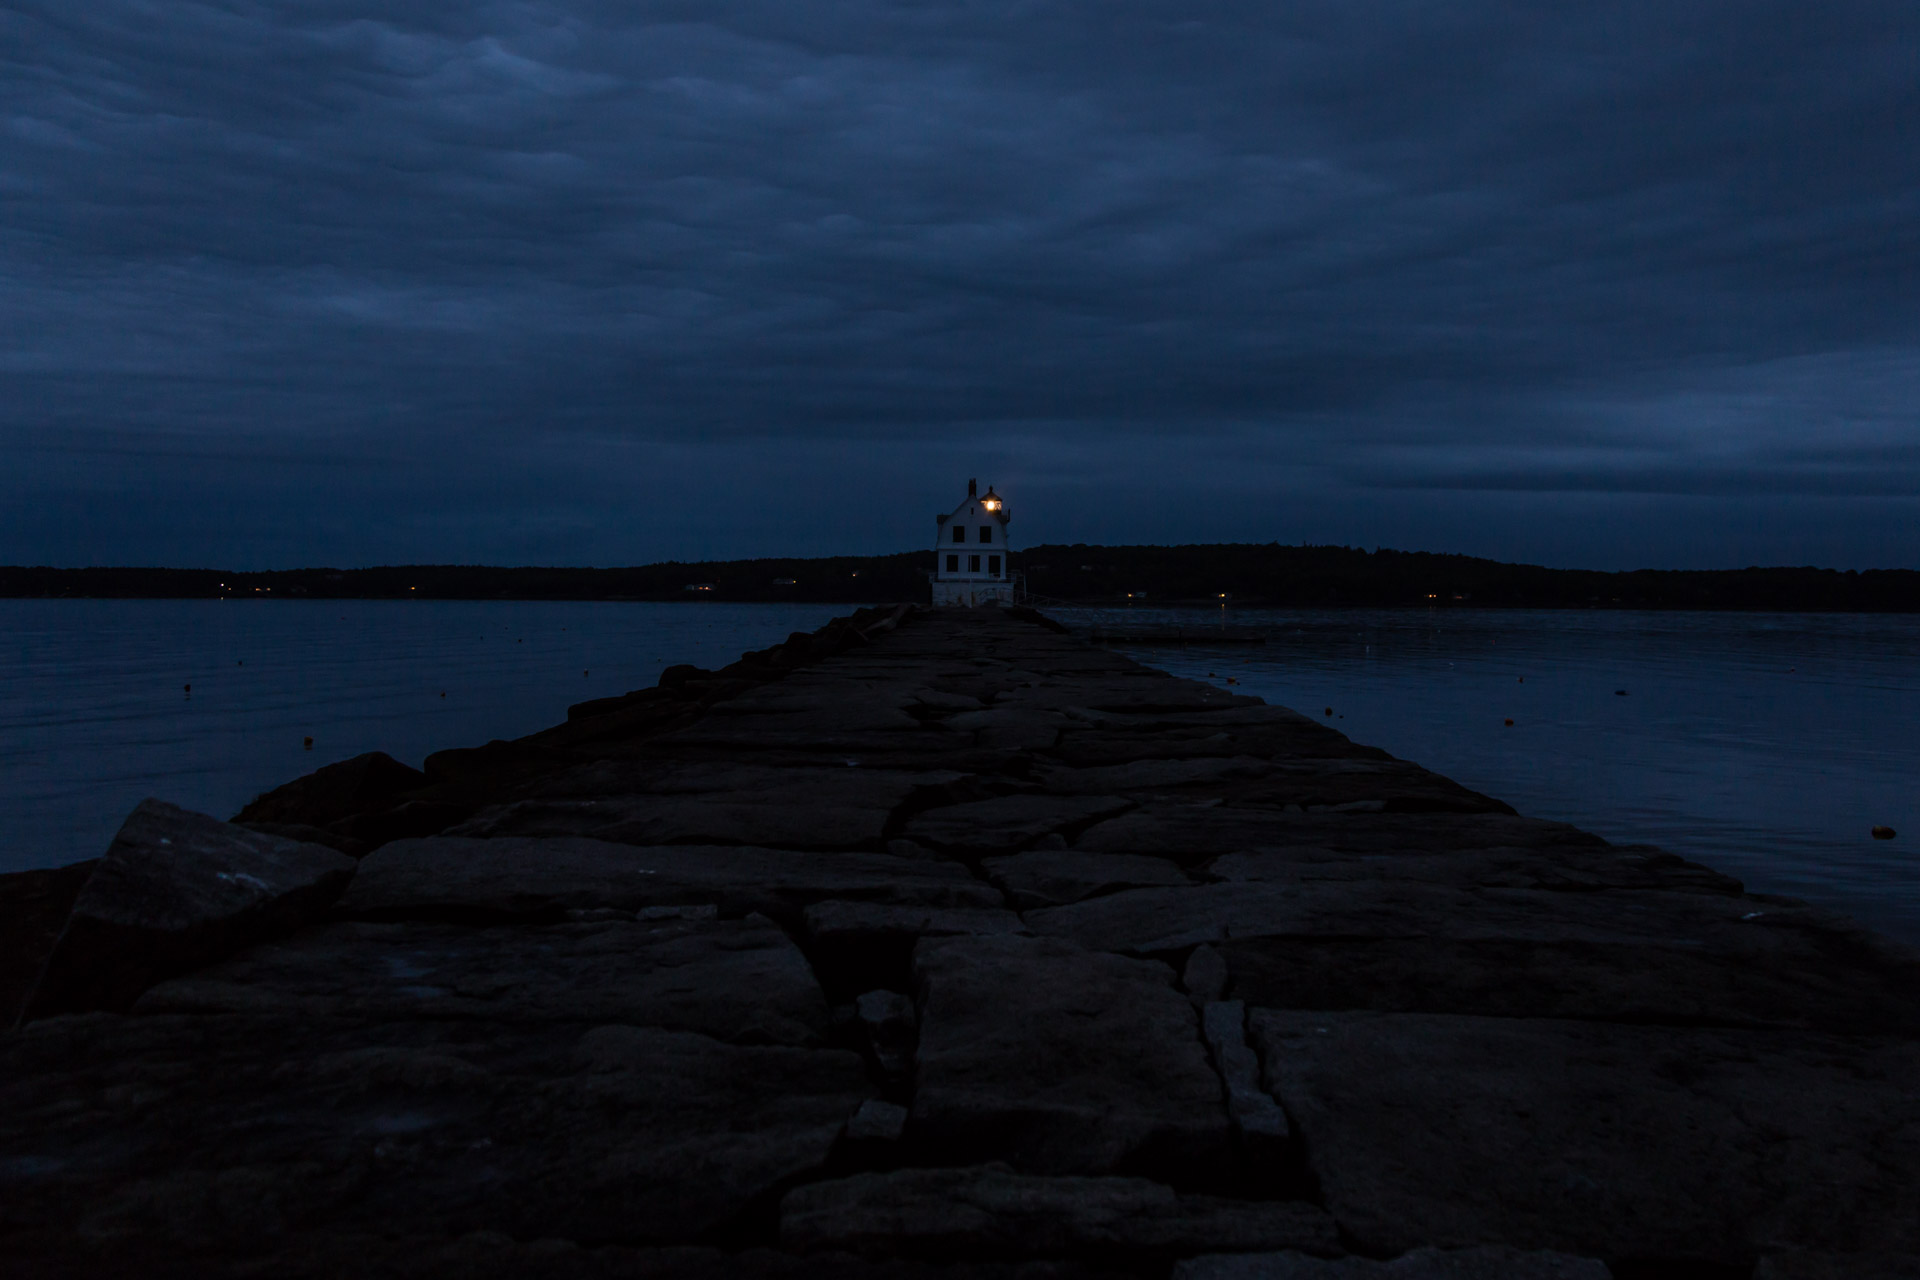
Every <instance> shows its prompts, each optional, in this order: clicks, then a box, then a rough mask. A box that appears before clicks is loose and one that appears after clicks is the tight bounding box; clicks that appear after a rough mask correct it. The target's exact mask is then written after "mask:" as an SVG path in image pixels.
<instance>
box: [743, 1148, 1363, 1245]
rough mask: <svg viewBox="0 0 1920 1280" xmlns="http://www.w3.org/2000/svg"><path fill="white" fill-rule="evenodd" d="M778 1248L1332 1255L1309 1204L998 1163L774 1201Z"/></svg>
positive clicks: (879, 1179) (1321, 1217) (1328, 1224)
mask: <svg viewBox="0 0 1920 1280" xmlns="http://www.w3.org/2000/svg"><path fill="white" fill-rule="evenodd" d="M780 1242H781V1244H782V1245H785V1246H786V1247H789V1248H794V1249H803V1250H819V1249H844V1250H847V1251H849V1252H853V1253H861V1254H880V1255H907V1256H921V1257H936V1258H941V1259H946V1258H983V1257H985V1258H991V1257H1014V1258H1020V1257H1029V1258H1031V1257H1041V1258H1044V1257H1058V1256H1061V1255H1086V1254H1089V1253H1108V1254H1115V1255H1131V1256H1130V1257H1129V1259H1128V1260H1129V1261H1130V1262H1132V1263H1134V1264H1136V1265H1137V1264H1138V1262H1139V1261H1140V1257H1139V1255H1141V1254H1146V1255H1160V1256H1165V1255H1167V1254H1180V1253H1190V1252H1192V1251H1193V1250H1195V1249H1201V1248H1213V1249H1278V1248H1288V1249H1299V1250H1309V1249H1310V1250H1313V1251H1315V1252H1318V1253H1327V1254H1337V1253H1339V1252H1340V1243H1339V1238H1338V1236H1337V1234H1336V1233H1335V1231H1334V1227H1333V1220H1332V1219H1331V1218H1329V1217H1328V1216H1327V1214H1326V1212H1325V1210H1323V1209H1321V1208H1319V1207H1318V1206H1316V1205H1311V1204H1304V1203H1299V1202H1293V1201H1264V1202H1262V1201H1247V1200H1223V1199H1218V1198H1216V1197H1212V1196H1193V1195H1186V1196H1183V1195H1177V1194H1175V1193H1174V1191H1173V1190H1172V1188H1170V1187H1167V1186H1165V1185H1163V1184H1161V1183H1158V1182H1149V1181H1147V1180H1146V1179H1144V1178H1089V1177H1036V1176H1034V1175H1031V1174H1021V1173H1015V1172H1014V1171H1013V1170H1012V1169H1011V1168H1009V1167H1008V1166H1006V1165H1004V1164H989V1165H976V1166H972V1167H968V1168H959V1169H901V1170H898V1171H896V1172H893V1173H865V1174H857V1175H855V1176H854V1177H851V1178H842V1179H839V1180H837V1181H832V1182H816V1183H811V1184H809V1185H807V1186H803V1187H796V1188H795V1189H794V1190H792V1191H789V1192H788V1193H787V1195H786V1198H785V1199H783V1200H782V1201H781V1203H780Z"/></svg>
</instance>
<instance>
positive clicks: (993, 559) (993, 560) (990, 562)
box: [987, 556, 1000, 578]
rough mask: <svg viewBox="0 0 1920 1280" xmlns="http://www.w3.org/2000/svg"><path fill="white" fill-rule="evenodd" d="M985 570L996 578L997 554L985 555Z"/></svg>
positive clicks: (998, 571)
mask: <svg viewBox="0 0 1920 1280" xmlns="http://www.w3.org/2000/svg"><path fill="white" fill-rule="evenodd" d="M987 572H988V573H990V574H992V575H993V576H994V577H996V578H997V577H999V576H1000V557H999V556H988V557H987Z"/></svg>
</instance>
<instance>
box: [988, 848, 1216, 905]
mask: <svg viewBox="0 0 1920 1280" xmlns="http://www.w3.org/2000/svg"><path fill="white" fill-rule="evenodd" d="M983 865H984V866H985V868H986V872H987V875H988V877H989V878H990V879H991V880H992V881H993V882H994V883H995V884H997V885H999V886H1000V887H1001V888H1002V889H1004V890H1006V892H1007V896H1008V898H1009V899H1011V901H1012V902H1013V905H1014V906H1016V907H1018V908H1019V909H1020V910H1022V911H1028V910H1033V909H1035V908H1039V907H1053V906H1062V905H1064V904H1066V903H1070V902H1079V901H1081V900H1082V899H1085V898H1092V897H1097V896H1099V895H1100V894H1104V893H1113V892H1115V891H1117V890H1120V889H1132V888H1139V887H1141V886H1147V885H1163V886H1164V885H1185V884H1188V883H1191V882H1190V881H1189V880H1188V879H1187V876H1186V873H1185V872H1183V871H1181V870H1180V868H1179V867H1177V866H1175V865H1174V864H1173V863H1171V862H1168V861H1167V860H1166V859H1164V858H1146V857H1141V856H1139V855H1137V854H1125V853H1082V852H1081V851H1079V850H1077V849H1036V850H1033V851H1031V852H1029V853H1021V854H1015V855H1013V856H1012V857H1006V858H988V859H987V860H986V861H985V863H984V864H983Z"/></svg>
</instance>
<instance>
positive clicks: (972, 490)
mask: <svg viewBox="0 0 1920 1280" xmlns="http://www.w3.org/2000/svg"><path fill="white" fill-rule="evenodd" d="M979 492H980V482H979V481H978V480H969V481H967V496H968V497H969V498H971V497H973V496H975V495H976V494H978V493H979Z"/></svg>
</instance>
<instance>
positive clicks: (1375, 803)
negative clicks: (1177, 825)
mask: <svg viewBox="0 0 1920 1280" xmlns="http://www.w3.org/2000/svg"><path fill="white" fill-rule="evenodd" d="M1206 790H1207V792H1208V793H1209V794H1216V795H1219V796H1221V797H1222V798H1223V799H1226V800H1228V801H1230V802H1231V803H1233V804H1235V805H1245V806H1252V805H1261V806H1266V807H1269V808H1285V807H1288V806H1296V805H1297V806H1299V807H1301V808H1303V809H1334V810H1338V809H1355V810H1361V809H1376V810H1378V811H1379V812H1383V813H1500V814H1511V813H1512V812H1513V808H1512V806H1510V805H1508V804H1506V803H1505V802H1504V801H1500V800H1495V799H1494V798H1493V797H1491V796H1487V795H1482V794H1481V793H1480V792H1478V791H1473V790H1470V789H1468V788H1466V787H1463V786H1461V785H1460V784H1459V783H1457V782H1455V781H1453V780H1452V779H1450V778H1443V777H1441V776H1440V775H1439V774H1437V773H1433V772H1432V771H1430V770H1427V769H1422V768H1421V767H1420V766H1419V765H1416V764H1408V763H1407V762H1406V761H1404V760H1370V759H1333V760H1328V759H1306V760H1285V761H1275V762H1273V763H1272V764H1270V765H1269V766H1268V767H1267V769H1266V770H1265V771H1264V772H1262V773H1260V774H1259V775H1258V776H1255V777H1249V778H1223V779H1222V780H1221V782H1220V783H1219V784H1218V785H1216V786H1214V787H1209V788H1207V789H1206Z"/></svg>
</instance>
